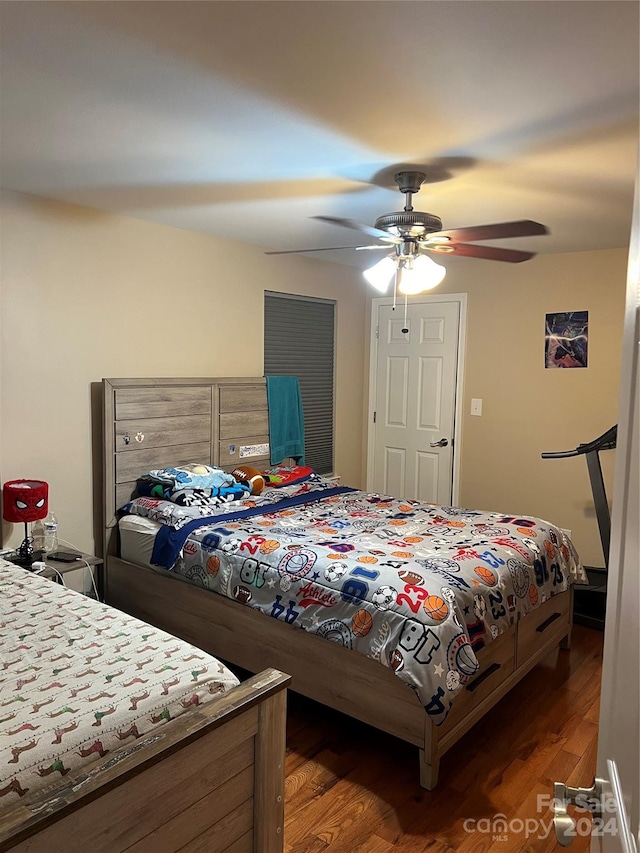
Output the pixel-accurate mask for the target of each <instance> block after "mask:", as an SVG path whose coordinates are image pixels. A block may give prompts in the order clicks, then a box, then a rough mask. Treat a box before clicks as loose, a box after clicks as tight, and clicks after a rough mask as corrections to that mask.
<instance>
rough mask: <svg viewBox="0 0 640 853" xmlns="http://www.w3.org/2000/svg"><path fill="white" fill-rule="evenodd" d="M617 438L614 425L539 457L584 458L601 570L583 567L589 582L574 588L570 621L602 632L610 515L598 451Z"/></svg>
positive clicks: (608, 447) (616, 427)
mask: <svg viewBox="0 0 640 853" xmlns="http://www.w3.org/2000/svg"><path fill="white" fill-rule="evenodd" d="M617 436H618V425H617V424H615V425H614V426H612V427H611V429H608V430H607V431H606V432H603V433H602V435H600V436H598V438H595V439H594V440H593V441H589V442H587V443H586V444H579V445H578V446H577V447H576V448H574V449H573V450H562V451H556V452H554V453H543V454H542V458H543V459H566V458H567V457H569V456H584V457H585V459H586V462H587V469H588V471H589V481H590V483H591V492H592V494H593V505H594V507H595V511H596V518H597V520H598V528H599V530H600V541H601V542H602V552H603V554H604V569H599V568H594V567H591V566H585V571H586V573H587V577H588V579H589V583H588V585H586V586H585V585H580V584H579V585H576V586H575V587H574V598H573V617H574V622H579V623H581V624H583V625H588V626H589V627H591V628H599V629H601V630H602V629H604V616H605V611H606V608H607V569H608V568H609V545H610V543H611V515H610V513H609V504H608V502H607V493H606V490H605V485H604V479H603V477H602V466H601V465H600V451H602V450H613V449H614V448H615V446H616V439H617Z"/></svg>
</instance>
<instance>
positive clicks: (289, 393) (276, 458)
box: [265, 376, 304, 465]
mask: <svg viewBox="0 0 640 853" xmlns="http://www.w3.org/2000/svg"><path fill="white" fill-rule="evenodd" d="M265 379H266V380H267V403H268V406H269V443H270V445H271V464H272V465H277V464H278V463H279V462H282V460H283V459H286V458H287V457H288V456H290V457H291V458H293V459H296V460H297V461H298V463H299V464H300V465H304V414H303V411H302V397H301V395H300V383H299V382H298V377H297V376H265Z"/></svg>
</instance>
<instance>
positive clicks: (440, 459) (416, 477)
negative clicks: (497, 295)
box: [367, 296, 461, 505]
mask: <svg viewBox="0 0 640 853" xmlns="http://www.w3.org/2000/svg"><path fill="white" fill-rule="evenodd" d="M376 302H377V304H376V305H374V324H375V327H376V335H377V336H376V337H375V339H374V340H375V350H376V351H375V360H374V365H375V368H374V373H373V382H372V394H371V396H372V399H373V416H372V419H371V420H372V425H371V426H372V431H373V436H372V441H371V442H370V451H371V452H370V477H369V481H368V486H367V487H368V489H369V490H370V491H373V492H378V493H384V494H390V495H394V496H395V497H402V498H408V499H414V500H422V501H428V502H431V503H437V504H444V505H448V504H451V502H452V497H453V492H452V488H453V473H454V448H455V441H454V430H455V412H456V391H457V380H458V362H459V359H458V350H459V341H460V314H461V299H460V297H446V296H445V297H440V298H438V297H428V298H425V299H424V301H420V302H418V301H415V302H410V303H409V305H408V307H407V312H406V317H405V310H404V303H403V302H399V303H398V305H397V307H396V309H395V310H393V306H392V305H391V304H384V300H379V301H378V300H376ZM373 356H374V353H372V357H373ZM371 468H372V470H371Z"/></svg>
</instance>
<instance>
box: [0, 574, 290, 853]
mask: <svg viewBox="0 0 640 853" xmlns="http://www.w3.org/2000/svg"><path fill="white" fill-rule="evenodd" d="M0 625H1V628H2V630H1V633H0V660H1V664H2V668H1V671H0V850H2V851H4V850H9V849H11V850H15V851H25V853H26V851H29V853H37V851H49V850H52V849H64V850H65V851H69V853H73V851H77V852H78V853H80V851H81V850H86V849H87V846H89V847H90V848H91V849H92V850H94V851H105V852H106V851H108V853H116V851H124V850H129V851H138V853H141V851H145V850H149V851H152V850H159V849H162V850H163V851H177V850H182V851H185V853H186V851H196V850H207V851H219V853H222V851H237V853H240V851H256V853H257V851H260V853H262V851H265V850H269V851H274V853H275V851H281V850H282V818H283V810H282V797H283V783H284V768H283V763H284V727H285V690H284V688H285V686H286V684H287V681H288V679H287V677H286V676H283V675H282V673H279V672H277V671H275V670H267V671H264V672H262V673H260V674H259V675H257V676H255V677H254V678H251V679H249V680H248V681H246V682H244V683H240V682H239V681H238V679H237V678H236V676H235V675H234V674H233V673H232V672H231V671H230V670H229V669H228V668H227V667H225V666H224V665H223V664H222V663H221V662H220V661H219V660H217V659H216V658H214V657H212V656H210V655H208V654H206V653H205V652H203V651H202V650H201V649H199V648H195V647H194V646H191V645H189V644H188V643H185V642H184V641H182V640H180V639H178V638H176V637H174V636H172V635H170V634H167V633H166V632H164V631H162V630H160V629H159V628H157V627H155V626H152V625H148V624H146V623H143V622H141V621H140V620H138V619H136V618H134V617H132V616H130V615H127V614H124V613H121V612H118V611H117V610H114V609H113V608H112V607H110V606H108V605H106V604H102V603H100V602H96V601H93V600H91V599H89V598H87V597H85V596H83V595H81V594H80V593H77V592H74V591H72V590H68V589H67V588H66V587H64V586H60V585H58V584H56V583H53V582H52V581H50V580H47V579H45V578H44V577H41V576H39V575H37V574H35V573H31V572H29V571H27V570H25V569H23V568H20V567H18V566H15V565H13V564H11V563H8V562H6V561H4V560H3V561H0ZM160 804H161V805H160Z"/></svg>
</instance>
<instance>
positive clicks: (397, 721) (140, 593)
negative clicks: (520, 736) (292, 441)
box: [103, 377, 572, 789]
mask: <svg viewBox="0 0 640 853" xmlns="http://www.w3.org/2000/svg"><path fill="white" fill-rule="evenodd" d="M103 390H104V489H105V492H104V495H105V497H104V507H105V541H104V547H105V550H104V555H105V563H106V567H107V568H106V596H107V601H108V602H109V603H110V604H113V605H114V606H116V607H118V608H120V609H121V610H124V611H126V612H128V613H131V614H133V615H135V616H138V617H140V618H141V619H144V620H145V621H148V622H151V623H152V624H154V625H157V626H158V627H160V628H163V629H164V630H166V631H170V632H171V633H172V634H175V635H177V636H179V637H182V638H183V639H185V640H188V641H189V642H191V643H193V644H194V645H196V646H199V647H200V648H202V649H205V650H206V651H208V652H210V653H211V654H215V655H216V656H218V657H220V658H222V659H223V660H226V661H230V662H231V663H234V664H236V665H238V666H241V667H243V668H245V669H248V670H249V671H251V672H257V671H259V670H260V669H262V668H263V667H264V666H277V667H278V668H279V669H281V670H283V671H284V672H287V673H289V674H290V675H291V676H292V685H291V686H292V689H293V690H296V691H297V692H299V693H302V694H304V695H306V696H309V697H310V698H312V699H315V700H317V701H318V702H322V703H324V704H325V705H329V706H330V707H332V708H335V709H337V710H339V711H342V712H344V713H346V714H349V715H350V716H352V717H355V718H356V719H359V720H362V721H363V722H365V723H369V724H370V725H373V726H375V727H376V728H379V729H382V730H384V731H386V732H389V733H390V734H392V735H395V736H397V737H399V738H401V739H403V740H406V741H408V742H410V743H412V744H415V745H416V746H417V747H418V748H419V756H420V784H421V785H422V786H423V787H425V788H428V789H431V788H433V787H435V785H436V783H437V780H438V768H439V763H440V758H441V757H442V755H443V754H444V753H445V752H446V751H447V749H449V748H450V747H451V746H452V745H453V744H454V743H455V742H456V741H457V740H459V738H460V737H462V735H463V734H465V732H467V731H468V730H469V729H470V728H471V726H473V725H474V723H476V722H477V721H478V720H479V719H480V718H481V717H482V716H483V715H484V714H485V713H486V712H487V711H488V710H489V709H490V708H491V707H492V706H493V705H495V703H496V702H497V701H498V700H499V699H501V698H502V696H504V695H505V694H506V693H507V692H508V691H509V690H510V689H511V688H512V687H513V686H514V685H515V684H516V683H517V682H518V681H520V679H522V678H523V677H524V676H525V675H526V674H527V673H528V672H529V670H531V669H532V668H533V667H534V666H535V665H536V664H537V663H538V662H539V661H541V660H542V659H543V658H544V657H546V656H547V655H548V654H549V653H550V652H552V651H553V650H554V649H555V648H556V647H557V646H558V645H561V646H562V647H564V648H568V646H569V642H570V635H571V611H572V589H570V590H569V591H568V592H566V593H562V594H561V595H557V596H554V597H553V598H551V599H549V600H548V601H547V602H545V603H544V604H543V605H542V606H541V607H539V608H538V609H537V610H536V611H534V612H533V613H531V614H529V615H527V616H526V617H525V618H523V619H522V620H520V622H519V623H518V624H516V625H513V626H512V627H511V628H510V629H509V631H507V632H505V634H503V635H502V636H501V637H500V638H499V639H498V640H496V641H494V642H493V643H490V644H489V645H488V646H486V647H485V648H483V649H482V650H481V651H480V652H479V654H478V660H479V662H480V670H479V672H478V675H477V676H476V677H475V678H474V679H473V680H472V681H471V682H470V683H469V684H468V685H467V686H466V689H465V691H464V692H463V693H462V695H460V696H459V697H457V699H456V704H455V705H454V708H453V710H452V712H451V713H450V714H449V716H448V718H447V720H446V721H445V723H444V724H443V725H442V726H440V727H436V726H434V725H433V724H432V722H431V720H430V719H429V717H428V716H427V714H426V713H425V710H424V708H423V707H422V705H420V703H419V702H418V699H417V698H416V696H415V694H414V693H413V691H411V690H409V689H407V686H406V685H405V684H403V683H402V682H401V681H400V680H399V679H398V678H397V677H396V676H395V675H393V673H392V672H391V671H390V670H388V669H387V668H385V667H383V666H381V665H380V664H379V663H376V662H374V661H372V660H370V659H369V658H367V657H365V656H364V655H358V654H354V653H353V652H350V651H347V650H346V649H344V648H342V647H341V646H339V645H337V644H335V643H328V642H327V641H326V640H324V639H321V638H319V637H316V636H314V635H313V634H309V633H306V632H304V631H300V630H298V629H296V628H294V627H292V626H290V625H287V624H286V623H284V622H281V621H279V620H276V619H265V617H264V615H263V614H261V613H257V612H256V611H255V610H253V609H251V608H249V607H244V606H242V605H239V604H238V603H236V602H233V601H231V600H229V599H226V598H225V597H223V596H221V595H217V594H215V593H207V592H206V591H203V590H202V589H199V588H197V587H196V586H194V585H192V584H190V583H188V582H187V581H184V582H181V581H182V579H181V578H178V577H177V576H176V575H171V574H170V573H168V572H165V571H163V570H157V571H156V570H153V569H149V568H144V567H140V566H137V565H134V564H132V563H128V562H125V561H124V560H122V559H120V558H119V557H118V556H117V555H118V543H117V535H116V531H117V526H116V518H115V512H116V509H117V508H118V507H119V506H121V505H122V504H123V503H125V502H126V500H128V498H129V497H130V496H131V493H132V490H133V488H134V486H135V480H136V478H137V477H138V476H139V475H141V474H142V473H144V472H145V471H147V470H150V469H152V468H154V467H163V466H167V465H179V464H184V463H187V462H194V461H200V462H209V463H210V464H213V465H219V466H220V467H222V468H226V469H228V470H230V469H231V468H233V467H234V466H235V465H236V464H238V461H240V459H239V452H240V450H239V449H240V448H247V447H248V446H254V445H260V444H264V443H268V441H269V436H268V420H267V403H266V391H265V382H264V379H263V378H262V377H257V378H255V377H248V378H221V379H105V380H103ZM136 436H138V441H137V446H136V445H135V437H136ZM140 436H144V438H143V439H142V440H140V438H139V437H140ZM245 452H246V450H245ZM242 461H245V462H247V463H248V464H250V465H254V466H255V467H258V468H259V467H261V465H263V464H264V463H268V457H267V456H266V455H265V456H259V457H255V458H251V457H249V458H246V457H245V458H243V459H242ZM290 631H295V636H294V635H293V634H291V633H289V632H290Z"/></svg>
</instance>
